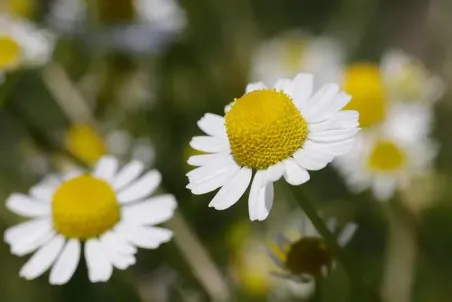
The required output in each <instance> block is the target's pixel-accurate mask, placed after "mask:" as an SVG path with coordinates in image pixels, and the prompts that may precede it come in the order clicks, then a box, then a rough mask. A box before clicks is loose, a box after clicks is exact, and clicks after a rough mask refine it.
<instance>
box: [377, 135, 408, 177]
mask: <svg viewBox="0 0 452 302" xmlns="http://www.w3.org/2000/svg"><path fill="white" fill-rule="evenodd" d="M405 161H406V157H405V154H404V153H403V151H402V150H401V149H400V148H399V147H398V146H397V145H396V144H395V143H393V142H391V141H389V140H382V141H379V142H377V143H376V144H375V146H374V147H373V150H372V151H371V153H370V156H369V160H368V164H369V167H370V168H371V169H373V170H375V171H379V172H394V171H397V170H399V169H400V168H401V167H403V165H404V164H405Z"/></svg>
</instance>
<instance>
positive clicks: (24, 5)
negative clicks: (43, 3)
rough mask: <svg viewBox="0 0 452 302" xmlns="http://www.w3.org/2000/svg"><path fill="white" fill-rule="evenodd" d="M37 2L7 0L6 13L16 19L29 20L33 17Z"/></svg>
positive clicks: (31, 0) (34, 0)
mask: <svg viewBox="0 0 452 302" xmlns="http://www.w3.org/2000/svg"><path fill="white" fill-rule="evenodd" d="M36 4H37V1H36V0H7V1H6V6H7V9H8V11H9V12H10V13H11V14H13V15H15V16H18V17H22V18H30V17H31V16H32V15H33V12H34V10H35V7H36Z"/></svg>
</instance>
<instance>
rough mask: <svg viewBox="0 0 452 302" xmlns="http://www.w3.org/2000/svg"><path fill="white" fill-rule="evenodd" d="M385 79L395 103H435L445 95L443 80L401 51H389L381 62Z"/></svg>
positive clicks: (390, 96)
mask: <svg viewBox="0 0 452 302" xmlns="http://www.w3.org/2000/svg"><path fill="white" fill-rule="evenodd" d="M381 70H382V74H383V79H384V82H385V84H386V87H387V91H388V94H389V98H390V99H392V100H393V101H402V102H418V103H433V102H436V101H437V100H438V99H439V98H440V97H441V96H442V94H443V93H444V89H445V87H444V83H443V81H442V79H441V78H439V77H438V76H435V75H433V74H431V73H430V72H429V71H428V70H427V69H426V68H425V66H424V64H423V63H422V62H421V61H420V60H418V59H416V58H415V57H412V56H410V55H408V54H407V53H405V52H403V51H400V50H389V51H387V52H386V54H385V55H384V56H383V59H382V62H381Z"/></svg>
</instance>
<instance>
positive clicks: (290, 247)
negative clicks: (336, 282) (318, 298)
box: [267, 215, 358, 283]
mask: <svg viewBox="0 0 452 302" xmlns="http://www.w3.org/2000/svg"><path fill="white" fill-rule="evenodd" d="M327 226H328V229H329V230H330V232H332V233H336V231H337V227H336V220H335V219H334V218H330V219H329V220H328V221H327ZM357 228H358V226H357V225H356V224H355V223H348V224H347V225H346V226H345V227H344V228H343V229H342V230H341V231H340V233H339V235H338V237H337V243H338V245H339V246H341V247H344V246H346V245H347V243H348V242H349V241H350V240H351V239H352V238H353V235H354V234H355V232H356V230H357ZM300 231H301V232H300V233H301V234H299V236H298V238H295V239H294V240H291V239H290V238H289V237H287V236H285V235H283V234H279V235H277V236H276V238H275V242H274V245H272V246H271V247H269V248H268V250H267V251H268V255H269V256H270V258H271V259H272V260H273V262H274V263H275V264H276V265H277V266H278V268H279V270H278V271H276V272H273V275H274V276H277V277H282V278H285V279H289V280H291V281H293V282H297V283H305V282H311V281H312V280H313V279H314V278H318V277H326V276H327V275H328V274H329V272H330V271H331V270H332V269H333V268H334V267H335V261H334V255H333V254H332V253H331V251H329V250H328V248H327V246H326V243H325V240H324V239H323V237H322V236H321V235H320V234H319V233H318V231H317V230H316V228H315V227H314V225H313V224H312V222H311V221H310V220H309V219H308V218H307V217H306V216H305V215H303V216H302V220H301V223H300Z"/></svg>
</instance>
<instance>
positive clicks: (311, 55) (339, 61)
mask: <svg viewBox="0 0 452 302" xmlns="http://www.w3.org/2000/svg"><path fill="white" fill-rule="evenodd" d="M343 57H344V51H343V49H342V47H341V45H340V43H338V42H337V41H336V40H333V39H332V38H328V37H312V36H309V35H307V34H304V33H303V32H299V31H290V32H287V33H283V34H281V35H279V36H277V37H275V38H272V39H270V40H268V41H265V42H263V43H262V44H261V45H260V47H259V48H258V49H257V51H256V53H255V55H254V56H253V61H252V67H251V79H252V80H253V81H256V80H260V81H263V82H264V83H265V84H266V85H271V84H273V83H274V82H275V81H276V80H278V79H280V78H293V77H294V76H295V75H297V74H298V73H300V72H303V73H311V74H313V75H314V76H315V78H316V79H318V81H317V85H318V86H321V85H323V84H326V83H328V82H334V83H338V82H339V80H340V77H341V73H342V69H343Z"/></svg>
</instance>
